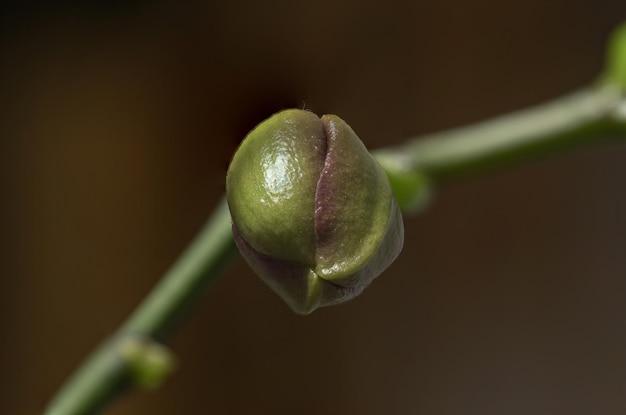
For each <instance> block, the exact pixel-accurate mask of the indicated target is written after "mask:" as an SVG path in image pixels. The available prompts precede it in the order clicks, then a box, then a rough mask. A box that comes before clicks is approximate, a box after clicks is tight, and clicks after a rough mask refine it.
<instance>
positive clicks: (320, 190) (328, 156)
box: [233, 115, 404, 314]
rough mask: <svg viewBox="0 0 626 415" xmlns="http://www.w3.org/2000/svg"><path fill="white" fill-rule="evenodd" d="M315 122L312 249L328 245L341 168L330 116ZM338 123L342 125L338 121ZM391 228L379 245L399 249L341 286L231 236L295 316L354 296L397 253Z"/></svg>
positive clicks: (308, 266)
mask: <svg viewBox="0 0 626 415" xmlns="http://www.w3.org/2000/svg"><path fill="white" fill-rule="evenodd" d="M318 119H319V120H320V122H321V124H322V127H323V131H324V139H323V140H320V143H319V146H315V148H316V150H317V151H318V154H320V157H321V159H322V160H323V168H322V172H321V174H320V177H319V179H318V182H317V186H316V191H315V207H314V209H315V210H314V215H315V216H314V217H315V219H314V224H315V243H316V249H319V248H320V247H321V246H328V245H329V244H330V243H332V234H333V229H334V226H335V220H334V218H335V216H336V215H335V213H336V211H337V210H338V209H339V208H338V206H337V200H335V197H334V196H335V189H334V188H333V186H332V180H333V176H334V173H335V171H336V170H337V168H340V167H338V166H340V165H341V161H340V159H339V157H338V156H337V154H336V151H335V147H336V146H334V144H335V139H336V138H337V135H338V130H337V125H336V123H335V121H334V120H333V119H332V118H331V117H328V116H326V115H324V116H322V117H321V118H318ZM338 120H339V121H340V122H343V121H342V120H341V119H338ZM344 125H345V127H347V128H350V127H349V126H348V125H347V124H345V123H344ZM395 204H396V202H395V199H394V200H393V201H392V207H391V209H390V210H391V211H390V215H391V216H390V217H389V221H390V222H391V221H400V223H401V221H402V217H401V215H400V213H399V209H394V206H393V205H395ZM392 228H393V227H389V226H388V228H387V231H386V232H385V235H384V237H383V239H382V241H381V245H383V244H384V243H385V241H386V240H388V239H392V240H393V239H397V240H399V241H400V242H399V243H400V246H399V247H397V246H394V247H393V248H391V249H387V250H385V252H381V253H380V254H381V255H383V256H384V255H387V254H390V255H388V257H389V258H387V261H383V263H382V264H378V267H374V268H373V269H371V270H368V271H366V274H369V275H373V276H371V277H367V278H364V279H363V280H362V281H358V279H357V282H356V283H355V282H353V281H344V284H345V285H339V284H338V283H335V282H331V281H328V280H327V279H323V278H321V277H320V276H319V275H317V274H316V273H315V271H314V270H313V268H314V267H315V266H314V265H313V266H311V264H303V263H300V262H296V261H287V260H283V259H276V258H273V257H271V256H268V255H264V254H262V253H260V252H258V251H257V250H256V249H254V248H253V247H252V246H251V245H250V244H249V243H248V242H247V241H246V240H245V239H244V238H243V236H242V235H241V233H240V232H239V231H238V229H237V227H236V225H235V224H234V223H233V236H234V240H235V243H236V245H237V247H238V248H239V250H240V251H241V253H242V254H243V256H244V258H245V259H246V261H247V262H248V263H249V265H250V266H251V267H252V268H253V269H255V270H256V272H257V273H258V274H259V276H260V277H261V278H262V279H263V280H264V281H265V283H266V284H268V285H269V286H270V287H271V288H272V289H273V290H274V291H275V292H276V293H277V294H279V296H280V297H282V298H283V299H284V300H285V301H286V302H287V303H288V305H289V306H290V307H291V308H292V309H293V311H295V312H296V313H298V314H310V313H311V312H312V311H314V310H315V309H317V308H318V307H320V306H327V305H333V304H338V303H342V302H345V301H347V300H350V299H352V298H354V297H356V296H358V295H359V294H360V293H361V292H362V291H363V290H364V289H365V288H367V286H368V285H369V284H370V283H371V282H372V280H373V279H374V277H375V276H376V275H378V273H379V272H381V271H382V270H384V269H385V268H387V266H388V265H389V264H390V263H391V262H392V261H393V260H394V259H395V257H396V256H397V254H398V253H399V250H400V248H401V245H402V241H403V239H404V238H403V235H402V234H403V230H402V229H403V228H402V226H400V228H399V229H400V231H399V232H401V233H402V234H401V235H400V237H399V239H398V238H396V236H397V235H391V233H394V229H392ZM396 248H397V249H396ZM322 300H323V301H322Z"/></svg>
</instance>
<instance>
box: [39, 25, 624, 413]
mask: <svg viewBox="0 0 626 415" xmlns="http://www.w3.org/2000/svg"><path fill="white" fill-rule="evenodd" d="M625 94H626V26H622V27H621V28H618V29H617V31H616V32H615V35H614V37H613V38H612V40H611V43H610V45H609V53H608V58H607V69H606V72H605V73H604V74H603V75H602V77H601V78H600V79H599V80H598V81H597V82H596V83H595V84H594V85H592V86H590V87H588V88H585V89H582V90H580V91H578V92H575V93H572V94H570V95H568V96H565V97H563V98H560V99H557V100H555V101H552V102H550V103H547V104H544V105H541V106H538V107H535V108H531V109H528V110H524V111H520V112H516V113H513V114H509V115H506V116H504V117H500V118H496V119H494V120H489V121H486V122H483V123H479V124H476V125H472V126H468V127H463V128H459V129H456V130H452V131H447V132H441V133H436V134H433V135H430V136H428V137H421V138H419V139H415V140H410V141H409V142H408V143H407V144H405V145H403V146H400V147H397V148H389V149H381V150H378V151H374V152H373V155H374V157H375V158H376V159H377V160H378V161H379V162H380V164H381V165H382V166H383V168H384V170H385V171H386V173H387V175H388V176H389V179H390V183H391V186H392V189H393V191H394V193H395V195H396V198H397V199H398V201H399V204H400V207H401V208H402V210H403V211H404V212H405V213H406V214H411V213H415V212H418V211H419V208H420V207H421V206H423V204H424V202H425V201H426V200H427V198H428V194H429V193H430V192H432V191H434V190H435V189H436V188H437V187H438V186H440V185H443V184H445V183H446V182H448V181H451V180H454V179H456V178H457V177H460V176H462V175H465V174H467V173H469V172H475V171H480V170H485V169H489V168H493V167H496V166H499V165H506V164H509V163H511V162H515V161H521V160H524V159H525V158H527V157H529V156H534V155H539V154H545V153H550V152H556V151H561V150H564V149H567V148H570V147H574V146H580V145H583V144H596V143H599V142H608V141H612V140H616V141H617V140H623V139H624V138H625V137H626V99H625V98H624V97H625ZM233 253H234V244H233V241H232V238H231V223H230V216H229V212H228V209H227V206H226V203H225V201H223V202H222V203H221V204H220V205H219V206H218V207H217V208H216V210H215V212H214V214H213V216H212V217H211V218H210V219H209V221H208V222H207V224H206V226H205V227H204V228H203V229H202V231H201V232H200V234H199V235H198V237H197V238H196V239H195V240H194V241H193V242H192V244H191V245H190V247H189V248H188V250H187V251H186V252H185V253H184V255H183V256H182V257H181V258H180V259H179V260H178V261H177V262H176V264H175V265H174V266H173V267H172V268H171V269H170V271H169V272H168V273H167V274H166V275H165V276H164V277H163V279H162V281H161V282H160V283H159V284H158V285H157V286H156V287H155V289H154V290H153V292H152V293H151V294H150V295H149V296H148V298H146V300H145V301H144V302H143V303H142V304H141V305H140V306H139V307H138V309H137V310H136V312H135V313H134V314H133V315H132V316H131V317H130V318H129V319H128V320H127V321H126V322H125V323H124V324H123V326H122V327H121V328H120V329H119V331H118V332H117V333H115V334H114V335H113V336H112V337H111V338H110V339H109V340H108V341H106V342H105V343H104V344H103V345H102V346H101V347H100V348H99V349H97V350H96V351H95V352H94V354H93V355H92V356H91V357H90V358H89V359H88V360H87V361H86V363H85V364H84V365H83V366H82V367H81V368H80V369H79V371H78V372H77V374H76V375H75V376H74V377H73V378H72V379H70V380H69V382H68V383H67V384H66V385H65V386H64V388H63V389H62V390H61V391H60V393H59V395H58V396H57V397H56V398H55V400H54V401H53V402H52V403H51V404H50V406H49V408H48V411H47V413H48V414H55V415H61V414H63V415H68V414H90V413H94V412H96V411H98V410H100V409H102V408H103V407H104V406H105V405H106V404H107V403H108V402H109V401H110V400H111V399H112V398H114V397H115V396H116V395H117V394H119V393H120V392H121V391H123V390H126V389H128V388H131V387H154V386H156V385H158V383H159V382H160V381H161V380H162V379H163V378H164V377H165V376H166V375H167V373H169V371H170V370H171V368H172V361H171V357H170V356H169V354H168V353H167V351H166V349H164V347H163V346H162V343H164V342H165V341H166V340H167V338H168V335H169V334H170V333H171V332H172V330H173V329H174V328H175V327H176V323H177V322H178V321H179V320H180V318H181V317H182V316H183V315H184V313H185V311H186V310H187V309H188V308H189V306H190V305H192V303H193V302H194V299H195V298H196V297H197V296H198V293H199V292H200V291H201V290H202V287H203V286H204V285H206V284H207V283H208V282H209V281H210V280H211V279H213V278H214V277H215V276H216V275H217V274H218V272H219V270H220V268H221V266H222V265H223V264H224V263H225V262H226V260H227V259H228V258H230V257H231V256H232V254H233Z"/></svg>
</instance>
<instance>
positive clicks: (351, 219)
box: [226, 109, 404, 314]
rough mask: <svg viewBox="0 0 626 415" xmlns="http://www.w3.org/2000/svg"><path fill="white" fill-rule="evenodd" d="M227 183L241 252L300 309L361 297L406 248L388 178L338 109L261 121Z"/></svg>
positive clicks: (241, 148) (293, 111) (237, 155)
mask: <svg viewBox="0 0 626 415" xmlns="http://www.w3.org/2000/svg"><path fill="white" fill-rule="evenodd" d="M226 192H227V199H228V206H229V209H230V213H231V216H232V220H233V235H234V239H235V242H236V244H237V247H238V248H239V250H240V252H241V254H242V255H243V257H244V258H245V260H246V261H247V262H248V264H249V265H250V267H251V268H252V269H253V270H254V271H255V272H256V273H257V274H258V275H259V276H260V277H261V279H262V280H263V281H264V282H265V283H266V284H267V285H269V286H270V288H272V289H273V290H274V291H275V292H276V293H277V294H278V295H279V296H280V297H282V298H283V300H285V302H286V303H287V304H288V305H289V306H290V307H291V308H292V309H293V310H294V311H295V312H296V313H299V314H309V313H310V312H312V311H313V310H315V309H316V308H318V307H321V306H327V305H333V304H338V303H341V302H344V301H347V300H350V299H352V298H354V297H356V296H357V295H359V294H360V293H361V292H362V291H363V289H364V288H365V287H367V286H368V285H369V284H370V283H371V282H372V281H373V280H374V278H376V277H377V276H378V275H379V274H380V273H381V272H382V271H384V270H385V269H386V268H387V267H388V266H389V265H390V264H391V263H392V262H393V261H394V259H395V258H396V257H397V256H398V254H399V253H400V250H401V249H402V244H403V241H404V228H403V224H402V216H401V214H400V209H399V208H398V205H397V203H396V201H395V199H394V196H393V193H392V191H391V187H390V185H389V180H388V179H387V176H386V174H385V172H384V171H383V170H382V168H381V167H380V165H379V164H378V163H377V162H376V160H374V158H373V157H372V156H371V155H370V154H369V152H368V151H367V149H366V148H365V146H364V145H363V143H362V142H361V140H360V139H359V138H358V137H357V135H356V134H355V133H354V131H352V129H351V128H350V126H349V125H348V124H346V123H345V122H344V121H343V120H342V119H341V118H339V117H337V116H335V115H324V116H322V117H321V118H320V117H318V116H317V115H315V114H313V113H312V112H309V111H305V110H297V109H291V110H285V111H282V112H279V113H277V114H274V115H273V116H272V117H270V118H268V119H267V120H265V121H263V122H262V123H261V124H259V125H258V126H257V127H256V128H255V129H254V130H252V131H251V132H250V133H249V134H248V136H247V137H246V138H245V139H244V140H243V142H242V143H241V145H240V146H239V148H238V149H237V151H236V153H235V155H234V157H233V160H232V162H231V164H230V167H229V169H228V174H227V178H226Z"/></svg>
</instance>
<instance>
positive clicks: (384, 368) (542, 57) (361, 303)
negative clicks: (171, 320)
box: [0, 0, 626, 415]
mask: <svg viewBox="0 0 626 415" xmlns="http://www.w3.org/2000/svg"><path fill="white" fill-rule="evenodd" d="M625 18H626V8H625V7H624V3H623V2H622V1H617V0H616V1H595V0H593V1H592V0H577V1H572V0H557V1H551V2H548V1H540V0H537V1H527V0H512V1H508V2H500V1H494V0H474V1H462V0H443V1H442V0H439V1H433V0H427V1H412V2H402V1H382V0H381V1H366V2H363V1H354V0H345V1H342V0H335V1H333V0H321V1H317V2H294V1H270V2H243V1H230V2H225V1H214V2H203V1H193V2H174V1H162V2H147V1H144V2H134V3H132V2H131V3H126V2H104V1H102V2H97V3H94V2H87V3H85V4H83V3H81V2H66V3H64V4H61V3H59V4H57V5H50V4H48V2H28V3H26V2H12V3H11V4H10V5H5V6H2V10H1V11H0V22H1V23H2V29H1V31H2V35H1V36H2V37H1V38H0V59H1V62H0V64H1V65H0V137H1V138H0V156H1V160H0V172H1V174H0V185H1V186H2V198H3V200H2V204H1V208H0V209H1V210H0V212H1V216H0V220H1V229H2V238H1V239H0V243H1V246H0V248H1V250H0V260H1V263H0V267H1V268H0V277H1V278H0V333H1V336H2V337H1V342H0V413H2V414H36V413H40V412H41V410H42V408H43V406H44V405H45V403H46V402H47V401H48V399H49V398H50V397H51V396H52V395H53V393H54V392H55V391H56V390H57V388H58V387H59V386H60V384H61V382H62V381H63V380H64V379H65V378H66V377H67V376H68V375H69V374H70V373H71V372H72V371H73V370H74V369H75V368H76V367H77V365H78V364H79V363H80V361H81V360H82V359H83V358H84V357H85V355H86V354H87V353H88V352H89V351H90V350H91V349H92V348H93V347H94V346H95V345H96V344H97V343H98V342H99V341H100V340H101V339H103V338H104V337H105V336H106V335H108V334H109V333H111V332H112V331H113V330H114V329H115V328H116V327H117V326H118V325H119V324H120V323H121V321H122V320H123V319H124V317H125V316H127V315H128V314H129V313H130V311H131V310H132V309H133V307H134V306H135V305H136V304H137V303H138V302H139V301H140V300H141V298H142V297H143V296H144V295H145V294H146V292H147V291H148V290H149V289H150V287H152V286H153V284H154V283H155V281H157V279H158V278H159V276H160V275H161V274H162V273H163V272H164V270H166V269H167V268H168V266H169V265H170V264H171V263H172V262H173V261H174V259H175V258H176V257H177V255H178V254H179V253H180V252H181V250H182V249H183V248H184V247H185V245H186V244H187V242H188V241H189V240H190V239H191V238H192V237H193V235H194V234H195V232H196V231H197V230H198V228H199V227H200V226H201V224H202V223H203V222H204V221H205V219H206V218H207V216H208V215H209V213H210V212H211V210H212V208H213V206H214V204H215V203H216V201H217V200H218V199H219V197H220V195H221V194H222V192H223V190H224V175H225V170H226V167H227V165H228V162H229V158H230V155H231V154H232V152H233V150H234V149H235V147H236V146H237V144H238V142H239V141H240V140H241V139H242V138H243V136H244V135H245V133H246V131H247V130H248V129H249V128H251V127H252V126H254V125H255V124H256V123H257V122H259V121H260V120H262V119H263V118H265V117H266V116H268V115H269V114H271V113H273V112H275V111H277V110H279V109H281V108H284V107H294V106H295V107H302V106H305V105H306V107H307V108H310V109H312V110H314V111H316V112H318V113H335V114H338V115H340V116H341V117H343V118H344V119H346V120H347V121H348V122H349V123H350V124H351V125H352V127H353V128H354V129H355V130H356V131H357V133H358V134H359V135H360V136H361V138H362V139H363V141H364V142H365V143H366V144H367V145H368V146H369V147H370V148H376V147H380V146H385V145H392V144H395V143H400V142H402V141H403V140H405V139H406V138H408V137H409V136H411V135H415V134H421V133H426V132H429V131H435V130H439V129H444V128H448V127H452V126H457V125H461V124H464V123H468V122H472V121H477V120H480V119H483V118H486V117H490V116H494V115H497V114H500V113H503V112H507V111H511V110H514V109H518V108H522V107H524V106H528V105H532V104H535V103H539V102H541V101H544V100H546V99H549V98H552V97H555V96H558V95H560V94H562V93H565V92H568V91H570V90H572V89H574V88H577V87H580V86H583V85H585V84H587V83H588V82H590V81H591V80H593V79H594V77H595V76H596V75H597V74H598V73H599V72H600V70H601V67H602V60H603V52H604V43H605V40H606V38H607V36H608V34H609V33H610V30H611V29H612V28H613V27H614V26H615V25H616V24H617V23H618V22H620V21H621V20H623V19H625ZM625 175H626V147H624V146H623V145H622V146H613V147H604V148H595V149H591V150H588V151H582V152H576V153H571V154H568V155H565V156H561V157H558V158H553V159H550V160H545V161H543V160H542V161H539V162H536V163H531V164H525V165H523V166H519V167H515V168H511V169H508V170H506V171H501V172H498V173H497V174H491V175H486V176H481V177H475V178H472V179H468V180H466V181H462V182H458V183H455V184H453V185H451V186H448V187H446V188H444V189H441V190H440V191H439V192H438V193H437V194H436V197H435V199H434V201H433V203H432V204H431V205H430V206H429V208H428V209H427V211H425V212H424V213H422V214H420V215H419V216H416V217H411V218H407V220H406V235H407V240H406V245H405V248H404V252H403V254H402V255H401V257H400V258H399V259H398V261H397V262H396V263H395V264H394V265H393V266H392V267H391V269H389V271H388V272H386V273H385V274H383V276H381V277H380V278H379V279H378V280H377V281H376V282H375V283H374V284H373V286H372V287H370V288H369V289H368V290H367V291H366V292H365V293H364V295H363V296H361V297H360V298H358V299H357V300H355V301H353V302H352V303H349V304H346V305H344V306H340V307H334V308H327V309H322V310H319V311H317V312H315V313H314V314H313V315H311V316H309V317H299V316H295V315H293V314H292V313H291V312H290V311H289V310H288V309H287V307H286V306H285V305H283V304H282V302H281V300H279V299H278V297H276V296H275V295H274V294H273V293H272V292H270V290H269V289H268V288H266V287H265V286H264V285H263V284H262V283H261V282H260V281H259V280H258V279H257V278H256V277H255V276H254V275H253V274H252V272H251V271H250V270H248V268H247V267H246V266H245V265H244V264H243V262H242V261H240V260H239V259H237V260H236V261H235V262H234V263H233V264H232V265H231V266H230V267H229V268H228V270H227V271H226V272H224V274H223V278H221V280H220V281H219V283H218V284H216V285H214V286H213V287H212V289H211V290H210V291H209V292H208V293H207V295H206V296H205V298H204V301H203V303H202V304H200V305H199V306H198V307H197V309H196V312H195V314H194V315H193V316H192V317H191V319H190V320H189V321H188V322H187V324H185V325H184V327H183V328H182V329H181V330H180V332H179V333H178V334H177V335H176V336H175V338H174V340H173V343H172V348H173V350H174V352H175V353H176V354H177V355H178V356H179V360H180V367H179V370H178V371H177V372H176V374H175V375H174V376H173V377H172V378H171V379H169V380H168V381H167V382H166V384H165V385H164V386H163V387H162V388H161V389H159V390H158V391H157V392H153V393H150V392H143V393H137V394H134V395H132V396H130V397H127V398H125V399H123V400H120V401H118V402H116V403H115V404H114V405H113V406H112V407H111V408H110V410H109V411H108V412H107V414H113V415H125V414H204V413H206V414H303V415H308V414H311V415H312V414H364V415H367V414H372V415H373V414H437V415H456V414H459V415H461V414H463V415H465V414H477V415H479V414H480V415H489V414H494V415H495V414H507V415H517V414H519V415H523V414H524V415H525V414H534V415H544V414H545V415H548V414H551V415H553V414H568V415H572V414H581V415H583V414H585V415H587V414H609V415H612V414H623V413H624V411H625V410H626V397H625V396H626V360H625V358H626V355H625V352H624V350H626V335H625V325H624V315H625V312H626V305H625V304H626V303H625V301H624V300H625V298H624V297H625V296H624V294H625V293H626V286H625V283H624V277H625V275H626V256H625V255H624V247H625V246H626V219H625V217H626V213H625V212H626V190H625V184H624V183H625V182H624V177H626V176H625Z"/></svg>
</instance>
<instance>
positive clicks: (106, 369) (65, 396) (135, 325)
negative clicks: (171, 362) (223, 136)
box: [45, 200, 235, 415]
mask: <svg viewBox="0 0 626 415" xmlns="http://www.w3.org/2000/svg"><path fill="white" fill-rule="evenodd" d="M234 246H235V245H234V243H233V240H232V234H231V222H230V215H229V212H228V207H227V205H226V201H225V200H222V201H221V202H220V204H219V205H218V206H217V207H216V209H215V211H214V213H213V215H212V216H211V218H210V219H209V221H208V222H207V223H206V225H205V226H204V228H203V229H202V230H201V231H200V233H199V234H198V236H197V237H196V238H195V239H194V241H193V242H192V243H191V244H190V245H189V247H188V248H187V250H186V251H185V252H184V253H183V255H182V256H181V257H180V258H179V260H178V261H177V262H176V263H175V264H174V266H173V267H172V268H171V269H170V270H169V271H168V272H167V273H166V274H165V276H164V277H163V279H162V280H161V282H160V283H159V284H157V286H156V287H155V288H154V289H153V290H152V292H151V293H150V294H149V295H148V297H147V298H146V299H145V300H144V301H143V302H142V303H141V305H140V306H139V307H138V308H137V309H136V310H135V311H134V312H133V314H132V315H131V316H130V317H129V319H128V320H127V321H126V322H125V323H124V324H123V325H122V327H121V328H120V329H119V330H118V331H117V332H116V333H115V334H114V335H113V336H112V337H111V338H110V339H109V340H107V341H106V342H105V343H104V344H102V345H101V346H100V347H99V348H98V349H97V350H96V351H95V352H94V353H93V354H92V355H91V356H90V357H89V358H88V359H87V360H86V361H85V363H84V364H83V366H82V367H81V368H79V370H78V371H77V372H76V373H75V374H74V376H73V377H72V378H71V379H70V380H69V381H68V382H67V383H66V384H65V385H64V386H63V388H62V389H61V391H60V392H59V394H58V395H57V397H56V398H55V399H54V400H53V401H52V402H51V403H50V405H49V406H48V408H47V410H46V412H45V413H46V414H47V415H87V414H94V413H97V412H98V411H100V410H101V409H102V408H103V407H104V406H105V405H106V404H107V403H108V402H109V401H110V400H111V399H113V398H114V397H115V396H116V395H118V394H120V393H123V392H124V391H126V390H128V389H129V387H131V386H132V385H133V383H134V382H133V379H132V377H131V374H130V371H129V362H128V361H127V360H126V359H125V358H124V354H123V350H122V347H121V346H122V345H123V344H124V340H127V339H133V338H144V339H152V340H154V341H163V340H165V338H166V337H167V335H168V334H169V333H171V331H172V329H173V328H174V326H175V325H176V324H177V323H178V322H179V321H180V319H181V317H183V315H184V314H185V312H186V311H187V310H188V309H189V307H190V306H191V305H193V304H194V303H195V300H196V297H198V296H199V295H200V294H201V293H202V292H203V291H204V290H203V289H202V288H203V287H204V286H205V285H207V284H208V283H209V282H211V281H213V280H214V279H215V277H217V275H218V272H219V270H220V268H221V266H222V264H223V263H224V262H225V261H226V260H227V259H228V258H229V257H230V256H231V254H232V253H234V252H235V249H234Z"/></svg>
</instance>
